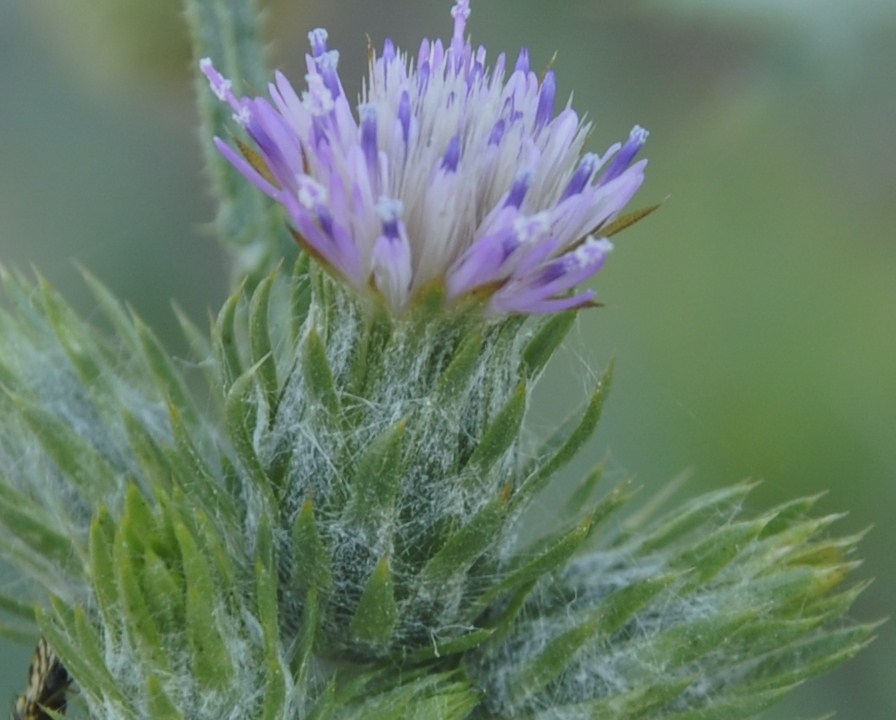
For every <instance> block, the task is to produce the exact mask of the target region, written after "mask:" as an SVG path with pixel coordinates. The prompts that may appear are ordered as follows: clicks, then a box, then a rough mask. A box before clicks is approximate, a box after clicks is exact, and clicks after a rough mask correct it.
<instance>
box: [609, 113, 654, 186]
mask: <svg viewBox="0 0 896 720" xmlns="http://www.w3.org/2000/svg"><path fill="white" fill-rule="evenodd" d="M649 134H650V133H648V132H647V131H646V130H645V129H644V128H642V127H641V126H640V125H635V126H634V127H633V128H632V131H631V132H630V133H629V136H628V140H626V141H625V145H623V146H622V149H621V150H620V151H619V153H618V154H617V155H616V157H615V158H613V164H612V165H610V167H609V168H608V169H607V171H606V172H605V173H604V175H603V177H602V178H601V179H600V184H601V185H606V184H607V183H608V182H610V180H613V179H615V178H617V177H619V176H620V175H621V174H622V173H623V172H624V171H625V170H626V169H627V168H628V166H629V165H631V164H632V160H634V159H635V155H637V154H638V151H639V150H640V149H641V148H642V147H644V143H645V142H647V136H648V135H649Z"/></svg>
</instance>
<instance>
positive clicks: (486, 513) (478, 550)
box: [415, 487, 510, 597]
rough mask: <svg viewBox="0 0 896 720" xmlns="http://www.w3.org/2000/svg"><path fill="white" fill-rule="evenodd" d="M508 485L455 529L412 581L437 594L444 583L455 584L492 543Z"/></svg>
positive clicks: (504, 510)
mask: <svg viewBox="0 0 896 720" xmlns="http://www.w3.org/2000/svg"><path fill="white" fill-rule="evenodd" d="M509 499H510V488H509V487H505V488H503V489H502V490H501V493H500V494H499V495H498V497H497V498H495V499H494V500H492V501H491V502H490V503H488V504H487V505H485V506H484V507H483V508H482V509H481V510H480V511H479V512H478V513H476V515H474V516H473V517H472V518H471V519H470V520H469V522H467V523H466V524H465V525H463V526H462V527H461V528H460V529H458V530H457V531H456V532H455V533H454V534H453V535H452V536H450V537H449V538H448V540H447V542H446V543H445V544H444V545H443V546H442V547H441V548H440V549H439V551H438V552H437V553H436V554H435V555H433V557H432V558H431V559H430V560H429V562H427V563H426V565H425V566H424V567H423V569H422V570H421V571H420V572H419V574H418V576H417V580H416V581H415V585H417V587H418V588H420V590H421V591H423V592H425V593H426V594H428V595H430V596H432V597H437V596H438V595H439V594H440V593H441V592H442V591H443V590H444V588H445V587H448V586H452V587H453V586H455V585H458V584H459V583H460V582H461V580H462V578H463V576H464V575H465V574H466V572H467V570H469V569H470V567H471V566H472V565H473V563H474V562H476V560H477V559H478V558H479V557H480V556H481V555H482V553H484V552H485V551H486V549H487V548H489V547H490V546H492V545H493V544H494V541H495V539H496V538H497V537H498V536H499V534H500V533H501V531H502V530H503V529H504V525H505V523H506V520H507V511H508V504H509Z"/></svg>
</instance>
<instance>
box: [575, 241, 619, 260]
mask: <svg viewBox="0 0 896 720" xmlns="http://www.w3.org/2000/svg"><path fill="white" fill-rule="evenodd" d="M612 249H613V243H611V242H610V241H609V240H607V238H595V237H589V238H588V239H587V240H586V241H585V242H584V243H582V244H581V245H580V246H579V247H577V248H576V250H575V252H574V253H573V257H574V258H575V260H576V262H577V263H578V264H579V266H580V267H587V266H588V265H591V264H592V263H594V262H596V261H598V260H600V259H601V258H602V257H603V256H604V255H606V254H607V253H608V252H610V251H611V250H612Z"/></svg>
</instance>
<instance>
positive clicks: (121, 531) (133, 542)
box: [112, 514, 171, 673]
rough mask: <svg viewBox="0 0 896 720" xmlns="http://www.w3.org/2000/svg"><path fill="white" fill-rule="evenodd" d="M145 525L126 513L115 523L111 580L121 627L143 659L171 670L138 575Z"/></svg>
mask: <svg viewBox="0 0 896 720" xmlns="http://www.w3.org/2000/svg"><path fill="white" fill-rule="evenodd" d="M147 531H148V528H146V527H145V526H143V525H142V524H141V522H140V518H139V517H136V516H135V515H132V514H126V515H125V516H124V517H123V518H122V520H121V523H120V524H119V526H118V529H117V532H116V537H115V545H114V546H113V550H112V553H113V562H114V563H115V580H116V583H117V585H118V597H119V599H120V601H121V602H120V604H119V612H121V613H123V615H124V623H123V625H124V627H126V628H127V629H128V634H129V636H130V637H132V638H133V639H134V640H136V641H137V643H138V644H139V645H140V647H141V649H142V653H141V654H143V655H144V656H145V657H146V658H147V659H151V661H152V663H153V666H154V667H155V668H156V669H157V670H159V671H161V672H165V673H168V672H171V666H170V664H169V662H168V657H167V654H166V652H165V647H164V643H163V640H162V633H161V630H160V629H159V626H158V625H157V623H156V617H157V616H156V615H155V614H154V613H152V612H151V611H150V609H149V607H148V605H147V602H146V597H145V596H144V592H143V588H142V587H141V585H140V580H139V574H140V573H141V572H142V570H143V551H144V546H143V544H142V542H140V538H141V537H143V536H144V535H145V533H146V532H147Z"/></svg>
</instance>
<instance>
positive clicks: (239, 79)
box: [184, 0, 295, 287]
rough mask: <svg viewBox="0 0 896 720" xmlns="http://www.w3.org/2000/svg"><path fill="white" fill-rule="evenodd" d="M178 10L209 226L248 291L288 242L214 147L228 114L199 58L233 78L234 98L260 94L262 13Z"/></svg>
mask: <svg viewBox="0 0 896 720" xmlns="http://www.w3.org/2000/svg"><path fill="white" fill-rule="evenodd" d="M184 6H185V14H186V17H187V22H188V24H189V26H190V34H191V36H192V41H193V52H194V62H193V66H194V71H195V83H196V95H197V98H198V107H199V117H200V128H199V136H200V143H201V145H202V150H203V154H204V156H205V161H206V165H207V168H208V172H209V175H210V177H211V180H212V186H213V191H214V194H215V197H216V199H217V201H218V212H217V217H216V219H215V228H216V230H217V233H218V237H219V238H220V240H221V242H222V243H223V245H224V246H225V247H226V248H227V250H228V252H229V253H230V256H231V261H232V264H233V279H234V284H235V283H237V282H240V281H242V280H243V279H244V278H247V277H248V284H249V286H250V287H254V286H255V285H256V284H257V282H258V281H260V280H261V279H262V278H263V277H264V276H265V275H266V274H267V273H268V272H269V271H270V270H271V268H272V267H273V266H274V265H275V264H276V263H277V262H279V261H280V260H281V259H282V258H283V257H284V255H287V256H289V255H290V254H294V253H295V249H294V244H293V243H291V242H289V240H288V238H287V237H286V232H285V227H284V223H283V219H282V215H281V212H280V210H279V209H278V208H276V207H274V206H273V205H272V204H271V203H268V202H266V198H265V197H264V196H263V195H262V194H261V193H259V192H258V191H257V190H256V189H255V188H254V187H252V186H251V185H250V184H248V183H246V182H245V181H244V180H243V179H242V177H241V176H240V174H239V172H238V171H237V170H236V169H235V168H234V167H233V166H232V165H231V164H230V163H228V162H227V161H226V160H225V159H224V158H223V157H222V156H221V154H220V153H219V152H218V151H217V150H216V149H215V146H214V143H213V140H214V137H215V132H216V130H219V129H220V128H222V127H226V126H227V125H228V124H230V123H229V114H230V111H229V110H228V109H227V108H226V107H225V106H224V105H223V104H222V103H220V102H218V101H217V99H216V98H215V97H214V95H213V94H212V93H211V91H210V90H209V88H208V82H207V80H206V79H205V77H204V76H203V75H202V74H201V73H200V72H199V60H200V59H201V58H205V57H209V58H212V59H213V60H214V62H215V65H216V66H217V67H218V68H220V69H221V71H222V72H224V73H226V75H227V76H228V77H231V78H233V79H234V83H235V85H236V87H235V88H234V90H235V91H236V92H237V93H238V94H239V93H242V92H257V91H260V90H261V89H262V88H264V87H265V86H266V84H267V82H268V78H269V77H270V71H269V68H268V64H267V59H266V57H265V51H264V46H263V44H262V42H261V31H260V26H261V22H262V17H263V13H262V12H261V11H260V10H259V8H258V3H257V2H256V0H184Z"/></svg>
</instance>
